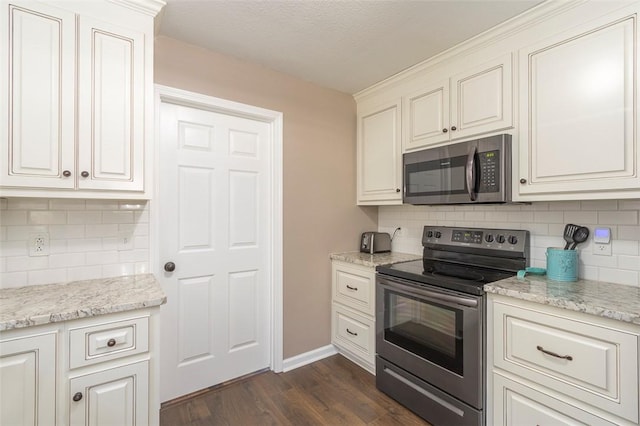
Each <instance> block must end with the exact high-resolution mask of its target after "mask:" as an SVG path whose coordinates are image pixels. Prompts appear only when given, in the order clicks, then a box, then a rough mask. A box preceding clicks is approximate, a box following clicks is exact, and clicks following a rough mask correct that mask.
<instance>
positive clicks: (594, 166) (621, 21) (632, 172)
mask: <svg viewBox="0 0 640 426" xmlns="http://www.w3.org/2000/svg"><path fill="white" fill-rule="evenodd" d="M637 49H638V34H637V15H636V14H635V10H629V9H626V10H622V11H621V12H619V13H616V14H615V15H610V16H607V17H605V18H601V19H599V20H598V21H597V22H595V23H590V24H589V25H588V26H584V25H583V26H580V27H579V28H578V29H576V30H574V31H571V32H568V33H563V34H561V35H558V36H555V37H552V38H550V39H546V40H545V41H543V42H541V43H538V44H535V45H533V46H530V47H527V48H524V49H521V50H520V81H521V86H520V95H521V120H520V144H521V148H520V164H519V165H520V174H519V176H518V178H519V179H520V184H519V193H520V195H521V196H526V195H528V194H542V193H563V192H564V193H577V194H579V193H582V194H581V195H580V198H582V199H585V198H592V197H593V195H590V193H591V194H594V193H597V192H599V191H612V190H627V189H630V190H635V191H636V193H637V191H638V188H640V176H639V174H638V172H639V169H638V168H639V163H640V152H639V150H638V142H637V136H636V132H637V123H636V122H637V108H636V107H635V91H636V85H637V74H636V66H637V65H636V61H637V58H636V55H637ZM601 197H602V196H600V198H601ZM523 199H525V198H523Z"/></svg>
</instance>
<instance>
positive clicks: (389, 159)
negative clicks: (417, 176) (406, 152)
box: [358, 100, 402, 204]
mask: <svg viewBox="0 0 640 426" xmlns="http://www.w3.org/2000/svg"><path fill="white" fill-rule="evenodd" d="M358 127H359V129H358V204H400V203H402V193H401V191H400V187H401V183H402V158H401V153H400V151H401V149H400V143H401V142H400V100H397V101H395V102H393V103H389V104H387V105H383V106H381V107H380V108H376V109H374V110H369V111H365V112H362V111H360V112H359V114H358Z"/></svg>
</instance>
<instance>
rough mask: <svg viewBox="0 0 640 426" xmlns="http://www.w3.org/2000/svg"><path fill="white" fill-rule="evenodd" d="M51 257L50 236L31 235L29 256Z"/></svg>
mask: <svg viewBox="0 0 640 426" xmlns="http://www.w3.org/2000/svg"><path fill="white" fill-rule="evenodd" d="M48 255H49V234H46V233H39V234H31V235H29V256H48Z"/></svg>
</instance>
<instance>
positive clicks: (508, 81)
mask: <svg viewBox="0 0 640 426" xmlns="http://www.w3.org/2000/svg"><path fill="white" fill-rule="evenodd" d="M511 69H512V57H511V54H507V55H503V56H500V57H498V58H496V59H494V60H492V61H489V62H486V63H483V64H481V65H478V66H475V67H472V68H469V69H466V70H465V71H464V72H462V73H459V74H456V75H454V76H452V77H451V78H447V79H444V80H437V81H434V82H433V83H432V84H426V85H424V86H423V87H422V88H421V90H419V91H416V92H414V93H413V94H411V95H408V96H405V97H404V98H403V108H404V110H405V112H406V114H405V116H404V122H403V147H402V148H403V152H407V151H411V150H415V149H423V148H426V147H429V146H431V145H440V144H443V143H446V142H449V141H452V140H456V139H462V138H467V137H470V136H474V135H479V134H482V133H489V132H495V131H498V130H501V129H508V128H510V127H512V126H513V100H512V99H513V89H512V81H513V79H512V71H511Z"/></svg>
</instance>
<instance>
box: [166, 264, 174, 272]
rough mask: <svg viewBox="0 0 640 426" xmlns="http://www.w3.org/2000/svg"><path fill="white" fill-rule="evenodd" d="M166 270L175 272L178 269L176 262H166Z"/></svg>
mask: <svg viewBox="0 0 640 426" xmlns="http://www.w3.org/2000/svg"><path fill="white" fill-rule="evenodd" d="M164 270H165V271H167V272H173V271H175V270H176V264H175V263H173V262H167V263H165V264H164Z"/></svg>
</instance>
